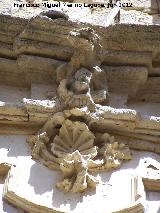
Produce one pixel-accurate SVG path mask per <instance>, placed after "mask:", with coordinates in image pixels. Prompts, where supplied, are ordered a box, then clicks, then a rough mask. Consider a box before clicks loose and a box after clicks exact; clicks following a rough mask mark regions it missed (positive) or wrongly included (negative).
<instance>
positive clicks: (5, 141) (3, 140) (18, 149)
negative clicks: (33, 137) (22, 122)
mask: <svg viewBox="0 0 160 213" xmlns="http://www.w3.org/2000/svg"><path fill="white" fill-rule="evenodd" d="M0 150H1V151H2V152H3V153H7V157H18V156H29V155H31V151H30V150H29V145H28V144H27V143H26V136H21V135H9V136H7V135H1V136H0ZM3 153H2V154H3Z"/></svg>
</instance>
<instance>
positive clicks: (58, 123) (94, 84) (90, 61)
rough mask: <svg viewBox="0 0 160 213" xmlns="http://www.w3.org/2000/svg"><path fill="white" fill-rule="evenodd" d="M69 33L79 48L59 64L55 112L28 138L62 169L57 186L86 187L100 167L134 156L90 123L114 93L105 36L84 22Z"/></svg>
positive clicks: (39, 155)
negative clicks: (109, 86)
mask: <svg viewBox="0 0 160 213" xmlns="http://www.w3.org/2000/svg"><path fill="white" fill-rule="evenodd" d="M77 37H78V39H79V40H78V41H79V42H78V43H77V41H76V38H77ZM68 39H69V41H70V43H71V45H72V46H73V48H74V53H73V56H72V57H71V60H70V62H68V63H65V64H62V65H61V66H60V67H58V69H57V82H58V83H59V86H58V89H57V94H58V97H57V98H55V99H53V100H54V101H55V107H54V109H53V115H52V116H51V118H50V119H48V121H47V122H46V124H45V125H44V126H43V128H42V129H41V130H40V131H39V132H38V134H37V135H36V136H31V137H30V138H29V139H28V143H29V144H30V146H31V148H32V156H33V158H34V159H37V160H40V161H41V162H42V163H43V164H44V165H46V166H47V167H48V168H50V169H53V170H58V171H61V172H62V174H63V176H64V179H63V180H62V181H61V182H58V183H57V185H56V186H57V188H59V189H61V190H63V191H65V192H69V191H72V192H83V191H85V190H86V189H88V188H95V187H96V185H97V183H98V179H97V178H96V177H95V176H94V173H98V172H100V171H105V170H106V171H108V170H111V169H115V168H117V167H119V166H120V165H121V164H122V162H123V161H124V160H129V159H131V154H130V150H129V148H128V147H127V146H126V145H124V144H123V143H121V144H119V143H118V142H116V141H115V140H114V137H113V136H110V135H109V134H108V133H103V134H102V133H99V132H95V131H93V130H91V128H90V127H91V125H92V122H91V121H93V120H94V122H96V120H98V117H96V116H94V114H96V113H98V110H99V109H100V108H101V105H96V103H103V102H104V103H106V100H107V98H108V89H107V82H106V77H105V73H104V72H103V70H102V69H101V68H100V65H101V63H102V58H101V57H99V56H98V55H102V54H100V52H101V51H102V50H101V45H100V38H99V36H98V35H97V34H96V33H95V31H94V30H92V29H90V28H82V29H80V30H77V31H72V32H71V33H70V35H69V37H68ZM83 107H86V108H87V110H85V109H84V108H83ZM78 108H79V109H78ZM93 117H94V119H93Z"/></svg>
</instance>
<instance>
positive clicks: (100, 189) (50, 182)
mask: <svg viewBox="0 0 160 213" xmlns="http://www.w3.org/2000/svg"><path fill="white" fill-rule="evenodd" d="M25 140H26V136H0V162H8V163H12V164H15V165H16V168H15V169H14V171H13V174H15V176H16V178H15V179H14V178H13V179H11V181H10V184H9V187H10V189H12V190H13V191H14V192H15V193H16V194H17V195H19V196H21V197H24V198H27V199H28V200H30V201H32V202H33V201H34V202H35V203H37V204H41V205H44V206H48V207H51V208H53V207H54V208H56V209H59V210H61V211H64V212H74V213H86V212H87V213H90V212H92V213H99V212H100V213H106V212H109V211H110V210H112V209H114V210H116V209H118V208H123V207H126V206H128V205H129V204H130V203H131V191H130V190H131V177H133V176H134V175H137V173H138V171H139V168H140V165H141V161H144V159H146V158H151V159H155V160H156V161H159V162H160V156H158V155H156V154H153V153H148V152H137V151H136V152H133V160H131V161H129V162H127V163H124V164H123V166H122V167H121V169H119V170H115V171H114V172H103V173H100V175H99V178H100V179H101V181H102V182H101V184H99V185H98V186H97V189H96V190H95V191H89V192H85V193H82V194H73V193H66V194H65V193H63V192H61V191H59V190H57V189H56V188H55V183H56V182H57V181H60V180H61V179H62V176H61V175H60V174H59V173H58V172H55V171H50V170H49V169H47V168H46V167H44V166H43V165H40V164H39V163H37V162H35V161H33V160H32V159H31V156H30V150H29V147H28V145H27V143H26V142H25ZM147 200H148V201H147ZM147 200H146V201H145V202H144V204H145V205H146V212H147V213H157V211H159V207H160V194H159V193H156V194H155V193H154V194H153V193H149V195H148V196H147ZM2 205H3V203H2ZM1 209H3V206H1ZM147 209H152V211H149V210H147ZM2 212H3V211H2ZM8 212H10V211H9V210H8ZM13 213H14V212H13Z"/></svg>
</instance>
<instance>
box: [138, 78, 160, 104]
mask: <svg viewBox="0 0 160 213" xmlns="http://www.w3.org/2000/svg"><path fill="white" fill-rule="evenodd" d="M159 91H160V77H149V78H148V80H147V81H146V83H145V84H144V86H143V87H142V88H141V90H140V91H139V92H138V94H137V99H138V100H141V101H147V102H160V93H159Z"/></svg>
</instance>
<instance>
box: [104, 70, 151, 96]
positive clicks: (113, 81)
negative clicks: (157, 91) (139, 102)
mask: <svg viewBox="0 0 160 213" xmlns="http://www.w3.org/2000/svg"><path fill="white" fill-rule="evenodd" d="M103 69H104V70H105V72H106V77H107V82H108V85H109V91H111V92H115V91H119V92H122V93H127V94H128V95H129V96H135V95H136V93H137V91H138V89H139V88H140V87H142V86H143V85H144V84H145V82H146V81H147V76H148V70H147V69H146V67H133V66H132V67H130V66H115V67H113V66H104V67H103Z"/></svg>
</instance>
